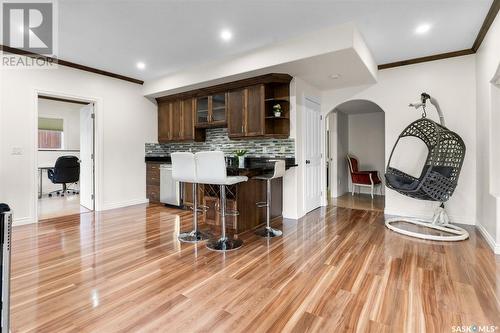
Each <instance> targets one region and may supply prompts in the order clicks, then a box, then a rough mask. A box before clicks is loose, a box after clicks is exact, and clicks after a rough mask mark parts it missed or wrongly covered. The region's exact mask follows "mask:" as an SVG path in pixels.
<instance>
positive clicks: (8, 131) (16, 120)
mask: <svg viewBox="0 0 500 333" xmlns="http://www.w3.org/2000/svg"><path fill="white" fill-rule="evenodd" d="M1 82H2V87H1V88H2V100H1V102H0V106H1V109H0V110H1V112H0V113H1V119H2V122H1V123H0V136H1V144H2V147H1V154H2V155H1V157H0V160H1V163H0V164H1V165H2V169H1V170H0V171H1V174H0V188H2V192H1V193H0V195H1V196H0V202H7V203H9V204H10V205H11V206H12V209H13V210H14V214H15V215H14V216H15V219H16V221H17V223H29V222H33V221H34V220H35V219H36V218H35V203H36V200H35V198H36V191H37V184H36V147H35V141H36V140H35V134H36V123H37V121H36V120H37V119H36V105H37V103H36V91H37V90H40V91H43V92H44V93H45V94H47V93H53V94H56V95H62V96H63V97H81V98H87V99H92V100H95V101H96V126H97V133H96V135H97V140H96V144H97V146H98V147H97V156H96V157H97V170H96V173H97V184H96V185H97V191H98V192H97V193H96V207H97V209H108V208H114V207H120V206H125V205H130V204H136V203H141V202H146V182H145V177H146V166H145V163H144V144H145V143H146V142H154V141H155V140H157V128H156V117H157V114H156V105H155V103H154V102H151V101H150V100H148V99H146V98H145V97H143V95H142V86H140V85H137V84H133V83H129V82H125V81H121V80H117V79H113V78H110V77H105V76H102V75H97V74H92V73H88V72H83V71H80V70H75V69H71V68H68V67H64V66H59V68H58V69H45V70H36V69H33V70H28V69H23V70H12V69H4V70H2V73H1ZM16 151H19V152H20V154H13V153H14V152H16ZM14 175H15V176H14Z"/></svg>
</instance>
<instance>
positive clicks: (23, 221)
mask: <svg viewBox="0 0 500 333" xmlns="http://www.w3.org/2000/svg"><path fill="white" fill-rule="evenodd" d="M13 216H14V215H13ZM31 223H35V219H34V218H33V217H22V218H20V219H16V218H15V217H14V219H13V220H12V225H13V226H14V227H16V226H18V225H25V224H31Z"/></svg>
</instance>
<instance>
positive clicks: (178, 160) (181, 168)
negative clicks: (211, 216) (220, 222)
mask: <svg viewBox="0 0 500 333" xmlns="http://www.w3.org/2000/svg"><path fill="white" fill-rule="evenodd" d="M170 157H171V159H172V178H173V179H174V180H176V181H179V182H184V183H193V230H192V231H190V232H183V233H181V234H179V236H178V237H177V238H178V239H179V240H180V241H181V242H185V243H196V242H199V241H203V240H206V239H208V236H207V235H206V234H204V233H202V232H201V231H199V230H198V213H200V212H201V210H200V209H199V206H198V195H197V194H198V193H197V192H198V180H197V177H196V162H195V157H194V154H193V153H188V152H179V153H172V154H170Z"/></svg>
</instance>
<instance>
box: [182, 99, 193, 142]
mask: <svg viewBox="0 0 500 333" xmlns="http://www.w3.org/2000/svg"><path fill="white" fill-rule="evenodd" d="M182 126H183V128H182V130H183V131H182V132H183V133H182V138H183V139H184V140H194V99H193V98H187V99H184V100H183V101H182Z"/></svg>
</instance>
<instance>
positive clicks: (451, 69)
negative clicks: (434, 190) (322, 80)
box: [322, 55, 476, 224]
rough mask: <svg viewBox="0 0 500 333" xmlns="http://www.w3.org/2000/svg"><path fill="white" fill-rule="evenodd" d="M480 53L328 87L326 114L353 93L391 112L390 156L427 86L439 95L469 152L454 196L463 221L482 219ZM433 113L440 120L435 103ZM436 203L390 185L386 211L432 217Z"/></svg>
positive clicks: (453, 208)
mask: <svg viewBox="0 0 500 333" xmlns="http://www.w3.org/2000/svg"><path fill="white" fill-rule="evenodd" d="M475 77H476V71H475V56H474V55H470V56H464V57H457V58H450V59H446V60H440V61H432V62H427V63H422V64H415V65H410V66H404V67H397V68H393V69H387V70H382V71H380V72H379V75H378V82H377V83H376V84H374V85H366V86H359V87H354V88H345V89H338V90H330V91H324V92H323V93H322V110H323V112H324V114H327V113H328V112H330V111H332V110H333V109H334V108H335V107H336V106H338V105H339V104H341V103H343V102H345V101H348V100H351V99H365V100H369V101H372V102H374V103H376V104H377V105H378V106H380V107H381V108H382V110H384V112H385V130H386V133H385V162H387V159H388V157H389V154H390V152H391V149H392V146H393V144H394V142H395V141H396V138H397V137H398V135H399V133H400V131H401V130H402V129H403V128H404V127H405V126H407V125H408V124H409V123H410V122H412V121H414V120H415V119H418V117H420V113H417V112H416V111H415V110H414V109H410V108H408V106H407V105H408V103H410V102H413V101H416V100H418V98H419V96H420V93H421V92H423V91H426V92H428V93H430V94H431V95H432V96H434V97H435V98H436V99H438V101H439V103H440V105H441V108H442V109H443V112H444V114H445V117H446V121H447V125H448V127H449V128H451V129H453V130H454V131H456V132H457V133H458V134H460V135H461V136H462V138H463V139H464V141H465V144H466V145H467V154H466V158H465V162H464V165H463V169H462V174H461V177H460V180H459V184H458V186H457V189H456V191H455V193H454V195H453V197H452V198H451V199H450V200H449V201H448V203H447V208H448V211H449V213H450V216H451V218H452V219H453V220H454V221H455V222H457V223H466V224H475V219H476V203H475V200H474V198H475V197H476V145H475V142H476V126H475V124H476V112H475V110H476V98H475V94H474V90H475ZM429 111H430V112H429V117H431V118H432V119H434V120H436V121H438V118H437V117H436V115H435V113H434V112H433V111H432V109H430V110H429ZM435 206H436V203H432V202H428V201H419V200H415V199H411V198H408V197H405V196H402V195H400V194H398V193H396V192H395V191H392V190H387V191H386V212H387V213H389V214H395V215H406V216H417V217H426V218H429V217H430V216H431V215H432V213H433V211H434V208H435Z"/></svg>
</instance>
